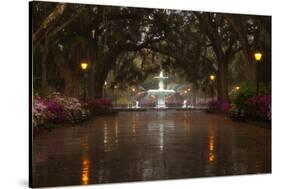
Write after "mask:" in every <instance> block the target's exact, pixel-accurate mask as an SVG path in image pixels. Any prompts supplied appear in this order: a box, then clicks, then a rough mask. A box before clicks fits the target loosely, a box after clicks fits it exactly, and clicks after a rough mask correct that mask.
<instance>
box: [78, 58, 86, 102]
mask: <svg viewBox="0 0 281 189" xmlns="http://www.w3.org/2000/svg"><path fill="white" fill-rule="evenodd" d="M80 66H81V69H82V70H83V71H84V94H83V95H84V102H85V101H86V88H87V86H86V85H87V84H86V82H87V68H88V63H87V62H81V63H80Z"/></svg>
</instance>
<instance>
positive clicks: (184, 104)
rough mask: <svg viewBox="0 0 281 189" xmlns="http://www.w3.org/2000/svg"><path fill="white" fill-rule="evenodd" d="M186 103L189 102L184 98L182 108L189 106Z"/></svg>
mask: <svg viewBox="0 0 281 189" xmlns="http://www.w3.org/2000/svg"><path fill="white" fill-rule="evenodd" d="M186 104H187V100H184V101H183V105H182V108H187V106H186Z"/></svg>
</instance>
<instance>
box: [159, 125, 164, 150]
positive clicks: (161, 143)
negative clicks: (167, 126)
mask: <svg viewBox="0 0 281 189" xmlns="http://www.w3.org/2000/svg"><path fill="white" fill-rule="evenodd" d="M159 141H160V144H159V149H160V151H161V152H163V149H164V125H163V123H160V124H159Z"/></svg>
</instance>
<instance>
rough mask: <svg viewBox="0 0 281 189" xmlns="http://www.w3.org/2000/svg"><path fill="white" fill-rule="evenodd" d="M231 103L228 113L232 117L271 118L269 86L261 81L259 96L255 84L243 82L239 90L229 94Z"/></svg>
mask: <svg viewBox="0 0 281 189" xmlns="http://www.w3.org/2000/svg"><path fill="white" fill-rule="evenodd" d="M230 98H231V101H232V103H233V105H232V108H231V109H230V111H229V113H230V115H231V116H232V117H233V118H241V117H244V118H245V119H255V120H271V86H270V85H266V84H264V83H261V84H260V85H259V96H256V86H255V85H253V84H249V83H243V84H242V85H241V87H240V90H239V91H233V92H232V94H231V95H230Z"/></svg>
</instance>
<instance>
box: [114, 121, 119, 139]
mask: <svg viewBox="0 0 281 189" xmlns="http://www.w3.org/2000/svg"><path fill="white" fill-rule="evenodd" d="M118 129H119V128H118V121H117V120H116V119H115V124H114V136H115V139H114V142H115V143H116V144H117V143H118V132H119V131H118Z"/></svg>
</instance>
